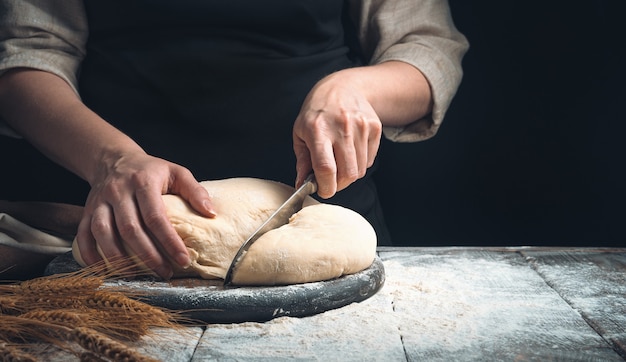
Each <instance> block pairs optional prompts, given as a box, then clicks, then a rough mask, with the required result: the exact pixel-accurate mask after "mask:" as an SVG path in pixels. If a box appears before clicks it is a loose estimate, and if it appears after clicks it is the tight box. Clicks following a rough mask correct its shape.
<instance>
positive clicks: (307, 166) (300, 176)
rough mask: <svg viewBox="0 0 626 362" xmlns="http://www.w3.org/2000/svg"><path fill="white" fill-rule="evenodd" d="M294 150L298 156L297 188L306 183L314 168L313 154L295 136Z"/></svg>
mask: <svg viewBox="0 0 626 362" xmlns="http://www.w3.org/2000/svg"><path fill="white" fill-rule="evenodd" d="M293 150H294V153H295V155H296V182H295V186H296V187H300V186H301V185H302V184H303V183H304V179H305V178H306V177H307V175H308V174H309V173H311V170H313V166H312V165H311V153H310V152H309V149H308V148H307V146H306V144H305V143H304V142H303V141H302V140H301V139H299V138H297V137H295V136H294V142H293Z"/></svg>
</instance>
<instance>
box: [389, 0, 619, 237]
mask: <svg viewBox="0 0 626 362" xmlns="http://www.w3.org/2000/svg"><path fill="white" fill-rule="evenodd" d="M625 4H626V3H624V2H623V1H622V0H617V1H594V0H588V1H567V2H566V1H541V2H539V1H467V0H458V1H450V6H451V8H452V12H453V18H454V20H455V24H456V25H457V28H458V29H459V30H460V31H461V32H463V33H464V34H465V35H466V36H467V38H468V40H469V41H470V44H471V47H470V50H469V52H468V53H467V55H466V57H465V58H464V63H463V65H464V72H465V75H464V78H463V82H462V84H461V87H460V89H459V90H458V93H457V95H456V97H455V99H454V101H453V103H452V106H451V108H450V110H449V112H448V114H447V116H446V119H445V121H444V123H443V125H442V128H441V129H440V131H439V133H438V134H437V135H436V136H435V137H434V138H432V139H430V140H427V141H424V142H420V143H415V144H394V143H391V142H388V141H387V142H384V144H383V148H382V149H381V153H380V156H379V157H380V160H381V161H382V162H381V167H380V171H379V173H378V175H377V182H378V184H379V191H380V193H381V197H382V202H383V208H384V210H385V214H386V215H387V216H386V217H387V223H388V224H389V226H390V228H391V233H392V237H393V238H394V242H395V243H396V244H400V245H571V246H600V245H612V246H626V228H625V227H624V225H625V223H626V191H625V187H626V176H625V172H624V171H625V170H624V168H625V166H626V165H625V162H624V156H625V155H626V142H624V137H625V136H626V124H625V123H626V116H625V114H624V112H623V107H624V106H625V104H626V86H625V84H626V83H625V82H626V69H625V68H626V56H625V49H626V27H625V26H624V25H623V24H624V22H623V20H624V19H623V18H624V15H626V12H624V11H623V10H622V8H624V5H625Z"/></svg>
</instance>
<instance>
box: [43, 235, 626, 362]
mask: <svg viewBox="0 0 626 362" xmlns="http://www.w3.org/2000/svg"><path fill="white" fill-rule="evenodd" d="M379 255H380V257H381V259H382V260H383V263H384V266H385V271H386V282H385V285H384V287H383V288H382V289H381V290H380V291H379V292H378V293H377V294H376V295H374V296H373V297H371V298H369V299H367V300H365V301H363V302H361V303H355V304H351V305H348V306H346V307H343V308H340V309H336V310H331V311H327V312H324V313H321V314H317V315H314V316H311V317H305V318H290V317H281V318H277V319H274V320H271V321H269V322H265V323H250V322H248V323H241V324H216V325H208V326H206V328H200V327H193V328H187V329H186V332H183V333H181V332H175V331H172V330H158V331H155V334H154V335H152V336H150V337H146V338H145V339H144V340H143V341H142V342H141V343H138V344H136V348H137V349H138V350H139V351H141V352H143V353H145V354H146V355H149V356H152V357H155V358H158V359H161V360H163V361H168V362H169V361H200V360H219V361H222V360H225V361H256V360H271V361H290V360H294V359H298V360H305V361H309V360H311V361H451V360H455V361H489V360H492V361H529V360H532V361H535V360H536V361H555V360H556V361H571V360H574V361H582V360H584V361H589V360H598V361H624V360H625V358H626V248H624V249H590V248H582V249H580V248H577V249H568V248H450V247H446V248H379ZM46 360H52V361H54V360H59V361H61V360H62V361H67V360H68V356H62V355H60V354H55V355H47V356H46Z"/></svg>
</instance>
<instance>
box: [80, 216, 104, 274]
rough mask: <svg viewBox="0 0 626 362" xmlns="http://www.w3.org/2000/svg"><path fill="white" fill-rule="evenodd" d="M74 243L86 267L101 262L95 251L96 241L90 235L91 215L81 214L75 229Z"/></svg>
mask: <svg viewBox="0 0 626 362" xmlns="http://www.w3.org/2000/svg"><path fill="white" fill-rule="evenodd" d="M76 243H77V244H78V250H79V252H80V256H81V258H82V259H83V261H84V262H85V264H86V265H92V264H95V263H98V262H100V261H101V260H102V257H101V256H100V254H99V253H98V250H97V249H96V239H95V238H94V237H93V235H92V234H91V214H83V218H82V219H81V220H80V223H79V224H78V229H76Z"/></svg>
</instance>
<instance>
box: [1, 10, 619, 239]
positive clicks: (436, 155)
mask: <svg viewBox="0 0 626 362" xmlns="http://www.w3.org/2000/svg"><path fill="white" fill-rule="evenodd" d="M623 3H624V1H623V0H613V1H600V0H588V1H549V0H548V1H506V0H499V1H495V0H494V1H468V0H451V1H450V5H451V8H452V11H453V17H454V20H455V23H456V25H457V27H458V28H459V30H461V31H462V32H463V33H464V34H465V35H466V36H467V37H468V39H469V41H470V43H471V48H470V50H469V52H468V53H467V55H466V57H465V59H464V63H463V64H464V70H465V76H464V79H463V82H462V84H461V87H460V88H459V91H458V93H457V96H456V97H455V99H454V101H453V103H452V106H451V108H450V109H449V111H448V114H447V116H446V119H445V121H444V124H443V126H442V128H441V129H440V131H439V133H438V134H437V135H436V136H435V137H434V138H432V139H430V140H427V141H424V142H419V143H413V144H398V143H391V142H388V141H384V142H383V146H382V149H381V152H380V155H379V160H380V161H381V165H380V171H379V173H378V174H377V182H378V186H379V192H380V194H381V197H382V202H383V207H384V209H385V214H386V218H387V223H388V224H389V226H390V229H391V233H392V237H393V238H394V242H395V243H396V244H398V245H426V246H429V245H570V246H601V245H605V246H606V245H611V246H626V230H625V227H624V224H625V221H626V220H625V219H626V191H625V189H624V187H626V176H625V172H624V166H625V162H624V155H626V145H625V144H626V142H624V136H625V135H626V116H625V115H624V112H623V107H624V104H625V103H626V87H625V86H624V84H626V83H625V82H626V69H625V68H626V55H625V53H626V52H625V48H626V45H625V44H626V28H625V27H624V25H622V23H623V19H622V17H623V14H625V13H624V11H623V10H622V9H621V8H622V7H623V6H622V5H623ZM77 152H79V150H77ZM0 154H2V155H3V157H4V160H3V161H2V165H3V169H4V170H5V171H6V172H5V173H3V174H2V175H1V176H0V186H1V190H2V193H3V195H0V196H1V198H6V199H12V198H14V197H18V199H20V198H21V197H19V195H18V194H16V191H17V190H18V189H20V190H27V192H26V193H25V195H28V197H29V198H30V199H34V200H40V199H44V198H45V199H46V200H48V201H56V200H55V197H56V196H58V198H59V199H63V198H65V197H66V195H65V194H66V192H64V191H63V190H68V189H72V190H77V189H82V190H83V192H85V193H86V192H87V188H86V185H85V184H84V183H82V182H80V181H78V180H77V179H76V178H75V177H73V176H71V175H70V174H69V173H63V176H62V177H58V178H56V180H55V182H51V180H48V179H46V175H49V174H52V172H53V171H58V170H56V167H55V166H54V165H53V164H52V163H51V162H49V161H47V160H45V161H42V159H41V156H40V155H39V154H38V153H37V152H36V151H34V150H33V149H32V148H30V147H28V146H25V145H24V144H23V142H22V141H17V140H12V139H8V138H3V139H2V142H0ZM18 174H19V176H18ZM50 195H52V196H50ZM55 195H56V196H55ZM63 201H67V200H63ZM69 201H72V200H69ZM75 201H76V202H77V203H80V200H75Z"/></svg>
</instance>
